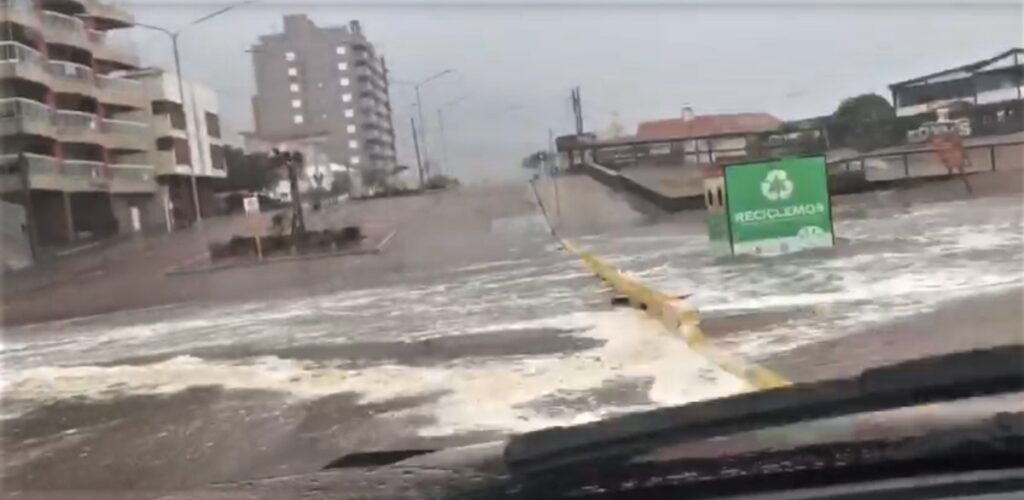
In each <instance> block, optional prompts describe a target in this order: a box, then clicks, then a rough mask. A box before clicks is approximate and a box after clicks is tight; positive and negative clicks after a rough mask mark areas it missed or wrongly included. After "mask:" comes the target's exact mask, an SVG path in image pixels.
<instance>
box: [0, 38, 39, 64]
mask: <svg viewBox="0 0 1024 500" xmlns="http://www.w3.org/2000/svg"><path fill="white" fill-rule="evenodd" d="M43 61H44V60H43V56H41V55H39V51H37V50H36V49H33V48H32V47H29V46H28V45H23V44H20V43H18V42H0V63H10V62H23V63H36V64H39V63H42V62H43Z"/></svg>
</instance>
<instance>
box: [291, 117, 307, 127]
mask: <svg viewBox="0 0 1024 500" xmlns="http://www.w3.org/2000/svg"><path fill="white" fill-rule="evenodd" d="M292 121H293V122H295V124H296V125H301V124H302V122H304V121H306V120H305V119H304V118H302V115H295V116H293V117H292Z"/></svg>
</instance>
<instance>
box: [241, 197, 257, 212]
mask: <svg viewBox="0 0 1024 500" xmlns="http://www.w3.org/2000/svg"><path fill="white" fill-rule="evenodd" d="M242 206H243V207H244V208H245V215H259V214H260V198H259V196H246V197H245V198H242Z"/></svg>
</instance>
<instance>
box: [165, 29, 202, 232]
mask: <svg viewBox="0 0 1024 500" xmlns="http://www.w3.org/2000/svg"><path fill="white" fill-rule="evenodd" d="M179 34H180V32H178V31H175V32H173V33H167V35H168V36H170V37H171V45H172V46H173V47H174V73H175V78H176V79H177V80H178V99H179V100H180V101H181V115H182V118H183V119H186V120H187V118H188V113H187V112H186V111H185V84H184V82H182V81H181V53H180V52H179V51H178V35H179ZM192 97H193V99H192V114H193V116H192V121H193V124H192V126H193V128H195V130H196V133H195V137H193V140H194V141H195V148H196V151H198V152H199V154H198V155H196V156H197V157H196V158H191V159H190V161H189V164H190V166H191V167H192V175H190V176H189V177H190V178H191V181H192V208H193V210H195V212H196V223H197V224H199V227H202V226H203V211H202V208H201V207H200V205H199V187H198V186H197V185H196V183H197V181H196V177H197V176H198V174H197V173H196V166H195V165H194V164H193V163H194V162H196V161H198V160H199V159H200V158H202V157H203V152H202V151H200V149H199V143H200V141H199V117H197V116H195V114H196V112H195V95H193V96H192ZM185 130H186V133H185V137H188V124H187V123H186V124H185ZM191 146H192V145H191V144H190V145H189V156H190V157H191V156H192V148H191Z"/></svg>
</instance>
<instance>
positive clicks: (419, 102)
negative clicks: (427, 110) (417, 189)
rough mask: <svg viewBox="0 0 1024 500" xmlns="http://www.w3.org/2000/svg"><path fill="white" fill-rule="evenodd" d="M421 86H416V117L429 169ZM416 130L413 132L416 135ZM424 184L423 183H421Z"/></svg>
mask: <svg viewBox="0 0 1024 500" xmlns="http://www.w3.org/2000/svg"><path fill="white" fill-rule="evenodd" d="M420 85H422V83H421V84H418V85H416V115H417V116H418V118H419V120H420V135H422V136H423V157H424V158H426V159H427V168H428V169H429V168H430V152H429V151H428V150H427V132H426V130H424V129H423V127H425V125H424V122H423V100H422V99H420ZM415 131H416V130H415V129H413V132H414V133H415ZM421 184H422V183H421Z"/></svg>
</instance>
